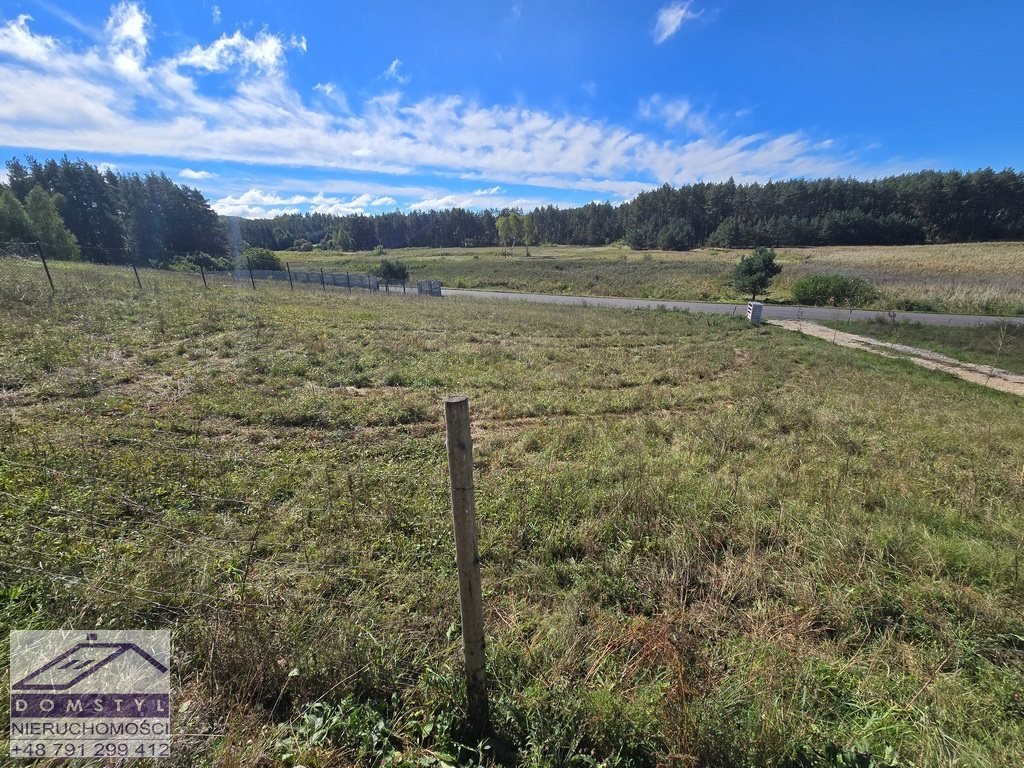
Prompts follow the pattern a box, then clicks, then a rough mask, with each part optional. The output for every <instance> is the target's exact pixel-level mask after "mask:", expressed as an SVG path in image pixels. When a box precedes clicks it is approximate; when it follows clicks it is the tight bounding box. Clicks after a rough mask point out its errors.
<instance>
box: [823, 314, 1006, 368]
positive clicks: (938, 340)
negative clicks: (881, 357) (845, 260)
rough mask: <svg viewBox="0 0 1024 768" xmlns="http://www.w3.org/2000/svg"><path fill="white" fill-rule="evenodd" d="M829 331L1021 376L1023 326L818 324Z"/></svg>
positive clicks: (830, 322) (884, 323)
mask: <svg viewBox="0 0 1024 768" xmlns="http://www.w3.org/2000/svg"><path fill="white" fill-rule="evenodd" d="M821 324H822V325H827V326H828V327H829V328H838V329H839V330H841V331H847V332H849V333H857V334H861V335H863V336H870V337H872V338H875V339H881V340H882V341H891V342H894V343H896V344H907V345H909V346H912V347H921V348H922V349H929V350H932V351H933V352H938V353H940V354H943V355H946V356H948V357H952V358H954V359H957V360H962V361H964V362H966V363H976V364H978V365H990V366H994V367H996V368H1002V369H1003V370H1004V371H1010V372H1011V373H1019V374H1024V327H1022V326H1015V325H1007V326H1005V327H1004V326H1000V325H989V326H983V327H980V328H960V327H953V326H949V327H944V326H929V325H918V324H916V323H891V322H887V321H878V322H857V321H854V322H834V321H829V320H824V321H821Z"/></svg>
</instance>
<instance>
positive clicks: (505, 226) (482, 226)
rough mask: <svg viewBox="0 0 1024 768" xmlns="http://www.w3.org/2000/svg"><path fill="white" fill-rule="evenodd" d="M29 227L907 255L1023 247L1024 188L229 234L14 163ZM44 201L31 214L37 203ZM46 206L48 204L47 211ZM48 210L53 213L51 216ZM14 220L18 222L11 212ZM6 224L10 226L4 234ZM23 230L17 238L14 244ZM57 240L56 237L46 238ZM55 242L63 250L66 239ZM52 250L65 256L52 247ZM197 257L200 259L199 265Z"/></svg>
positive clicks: (682, 203) (187, 214)
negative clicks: (932, 249)
mask: <svg viewBox="0 0 1024 768" xmlns="http://www.w3.org/2000/svg"><path fill="white" fill-rule="evenodd" d="M4 188H5V189H6V190H8V192H9V193H10V194H11V195H13V198H14V199H15V200H16V201H17V202H18V203H19V204H20V206H21V208H22V210H23V211H24V212H25V214H26V215H28V214H29V213H30V209H31V210H33V211H35V213H34V214H32V216H34V217H35V218H34V219H33V221H35V222H36V223H34V224H32V228H33V229H32V233H31V236H32V237H33V238H34V239H40V240H41V239H44V237H43V235H42V234H39V233H38V232H37V230H39V227H40V226H42V225H41V224H40V223H39V222H40V221H42V218H45V216H44V215H43V207H44V206H46V205H50V206H52V207H54V208H55V209H56V210H57V211H58V213H59V215H60V218H61V220H62V221H63V223H64V224H65V225H66V227H67V229H68V230H69V231H70V233H71V234H72V235H73V236H74V241H75V242H76V243H77V251H76V250H75V246H74V245H73V244H71V243H70V241H68V242H66V243H65V244H64V246H62V247H63V248H64V250H65V252H67V253H76V255H77V254H80V256H81V258H84V259H87V260H90V261H109V262H125V261H127V260H128V259H129V258H134V259H135V260H136V261H137V262H138V263H152V264H167V263H170V262H173V261H175V260H180V259H183V258H188V259H190V260H192V261H198V262H199V263H203V261H204V260H205V263H206V265H207V266H214V265H215V264H217V263H221V264H223V263H224V262H225V261H226V258H225V257H226V256H227V254H228V250H229V249H228V238H227V236H226V231H227V228H230V230H231V233H232V242H237V243H239V244H241V243H242V241H245V242H247V243H248V244H250V245H252V246H254V247H261V248H269V249H272V250H283V249H287V248H294V249H297V250H311V249H313V248H314V247H316V248H329V249H335V250H344V251H352V250H372V249H373V248H375V247H376V246H378V245H379V246H382V247H383V248H387V249H392V248H403V247H409V246H419V247H433V248H450V247H463V246H482V245H489V246H497V245H501V246H504V247H509V246H511V247H515V246H517V245H526V246H527V249H528V246H529V244H531V243H534V242H544V243H559V244H567V245H604V244H608V243H613V242H619V241H622V242H625V243H626V244H628V245H629V246H631V247H633V248H636V249H652V248H660V249H666V250H686V249H689V248H694V247H698V246H705V245H708V246H720V247H746V246H756V245H903V244H909V243H924V242H953V241H955V242H967V241H976V240H1008V239H1024V174H1022V173H1017V172H1015V171H1012V170H1006V171H1001V172H995V171H992V170H991V169H985V170H981V171H975V172H971V173H960V172H958V171H950V172H946V173H940V172H936V171H923V172H921V173H914V174H906V175H903V176H893V177H890V178H885V179H876V180H873V181H858V180H855V179H819V180H816V181H805V180H802V179H796V180H792V181H783V182H770V183H768V184H736V183H734V182H733V181H732V180H731V179H730V180H729V181H727V182H722V183H699V184H691V185H687V186H683V187H679V188H673V187H671V186H669V185H667V184H666V185H664V186H662V187H659V188H657V189H653V190H650V191H648V192H643V193H641V194H639V195H638V196H637V197H636V198H635V199H633V200H632V201H630V202H628V203H623V204H621V205H618V206H613V205H611V204H610V203H591V204H589V205H584V206H581V207H579V208H567V209H562V208H556V207H554V206H546V207H543V208H537V209H535V210H534V211H532V212H531V213H529V214H524V212H522V211H519V210H510V209H505V210H501V211H497V210H484V211H467V210H463V209H460V208H453V209H448V210H440V211H412V212H409V213H404V212H401V211H393V212H390V213H385V214H383V215H379V216H367V215H363V214H352V215H346V216H333V215H329V214H319V213H313V214H293V215H287V216H279V217H276V218H274V219H259V220H237V219H229V220H225V219H223V218H221V217H219V216H217V214H216V213H215V212H214V211H213V210H212V208H211V207H210V205H209V203H208V202H207V200H206V198H205V197H203V195H202V193H200V192H199V191H198V190H196V189H192V188H190V187H185V186H181V185H178V184H175V183H174V182H173V181H171V180H170V179H169V178H167V176H165V175H164V174H155V173H150V174H146V175H143V176H139V175H137V174H119V173H115V172H114V171H112V170H106V171H100V170H99V169H98V168H97V167H95V166H93V165H91V164H89V163H86V162H84V161H81V160H79V161H71V160H69V159H68V158H67V157H65V158H63V159H62V160H60V161H57V160H52V159H51V160H47V161H46V162H44V163H39V162H36V161H35V160H34V159H32V158H26V160H25V161H24V162H22V161H20V160H18V159H13V160H11V161H9V162H8V163H7V183H6V185H0V189H4ZM37 188H38V189H39V190H40V193H39V194H37V195H36V197H35V198H34V199H33V201H31V202H30V201H29V196H30V195H31V194H32V193H33V190H35V189H37ZM40 195H43V197H41V196H40ZM46 200H48V201H49V202H48V203H47V202H45V201H46ZM5 206H6V208H8V209H10V210H14V209H13V208H12V206H11V203H10V201H7V202H6V203H5ZM12 216H13V218H11V217H7V218H6V219H0V241H4V240H12V239H22V238H24V237H25V236H26V235H25V234H24V232H23V231H22V230H23V229H24V227H22V225H20V224H18V223H17V222H18V221H20V219H19V218H18V215H17V214H16V213H14V214H12ZM4 221H9V222H14V223H8V224H4ZM19 227H21V229H20V230H19ZM50 230H53V228H52V227H50ZM47 237H50V239H51V240H52V241H53V242H54V243H55V244H56V243H57V241H58V240H59V232H58V231H57V230H53V231H52V232H50V234H49V235H47ZM54 247H58V246H57V245H54ZM197 254H201V255H197Z"/></svg>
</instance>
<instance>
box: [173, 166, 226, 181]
mask: <svg viewBox="0 0 1024 768" xmlns="http://www.w3.org/2000/svg"><path fill="white" fill-rule="evenodd" d="M216 175H217V174H215V173H210V172H209V171H194V170H192V169H191V168H182V169H181V171H180V172H179V173H178V176H180V177H181V178H183V179H192V180H195V181H200V180H202V179H212V178H213V177H214V176H216Z"/></svg>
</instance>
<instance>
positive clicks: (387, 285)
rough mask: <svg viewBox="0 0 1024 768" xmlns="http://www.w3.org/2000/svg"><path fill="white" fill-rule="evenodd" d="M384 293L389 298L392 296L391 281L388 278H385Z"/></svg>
mask: <svg viewBox="0 0 1024 768" xmlns="http://www.w3.org/2000/svg"><path fill="white" fill-rule="evenodd" d="M384 293H385V294H386V295H387V296H390V295H391V281H390V280H388V279H387V278H386V277H385V278H384Z"/></svg>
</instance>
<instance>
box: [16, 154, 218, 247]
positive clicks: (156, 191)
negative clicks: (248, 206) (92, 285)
mask: <svg viewBox="0 0 1024 768" xmlns="http://www.w3.org/2000/svg"><path fill="white" fill-rule="evenodd" d="M36 190H39V192H36ZM0 193H4V194H5V195H8V196H10V198H11V199H13V200H15V201H17V202H18V203H20V204H21V205H22V206H23V208H24V209H25V210H26V212H27V213H29V214H31V211H32V210H33V207H34V206H36V207H37V206H38V205H39V202H38V201H39V200H41V199H42V198H41V197H40V195H45V196H46V197H47V198H49V200H51V201H52V204H53V206H54V208H55V210H56V211H57V212H58V213H59V216H60V219H61V221H62V222H63V224H64V225H65V226H66V227H67V230H68V231H69V232H70V233H71V235H73V236H74V240H75V243H76V246H77V248H76V249H75V250H74V253H73V255H68V254H69V253H71V252H69V251H64V252H63V253H61V255H62V256H64V257H66V258H76V257H79V256H80V257H81V258H83V259H85V260H87V261H98V262H111V263H125V262H127V261H128V260H129V259H131V258H134V259H135V261H136V262H137V263H139V264H154V265H167V264H170V263H172V262H174V261H176V260H182V259H189V260H192V261H197V262H205V264H206V266H216V265H219V264H223V263H224V261H225V257H226V256H227V253H228V242H227V237H226V235H225V227H224V223H223V221H222V220H221V218H220V217H219V216H218V215H217V214H216V212H215V211H214V210H213V209H212V208H211V207H210V205H209V203H208V202H207V200H206V198H205V197H203V194H202V193H201V192H200V191H199V190H197V189H192V188H190V187H185V186H181V185H178V184H175V183H174V182H173V181H171V180H170V179H169V178H167V176H165V175H164V174H162V173H160V174H156V173H149V174H146V175H144V176H139V175H137V174H120V173H115V172H114V171H112V170H106V171H100V170H99V169H98V168H97V167H96V166H94V165H91V164H89V163H87V162H84V161H82V160H77V161H71V160H69V159H68V158H67V157H64V158H63V159H62V160H60V161H57V160H53V159H51V160H47V161H46V162H45V163H39V162H37V161H36V160H35V159H33V158H31V157H30V158H26V160H25V162H21V161H20V160H18V159H17V158H15V159H12V160H10V161H8V163H7V184H6V185H4V186H3V187H0ZM33 195H34V196H35V197H34V198H33ZM33 200H35V201H36V202H33ZM7 205H8V206H9V203H7ZM25 239H32V240H45V238H44V237H43V236H42V235H40V234H38V233H35V232H33V233H31V234H29V235H26V234H25V233H24V232H19V231H18V230H17V229H16V228H6V227H5V224H4V221H3V220H0V241H7V240H25Z"/></svg>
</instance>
